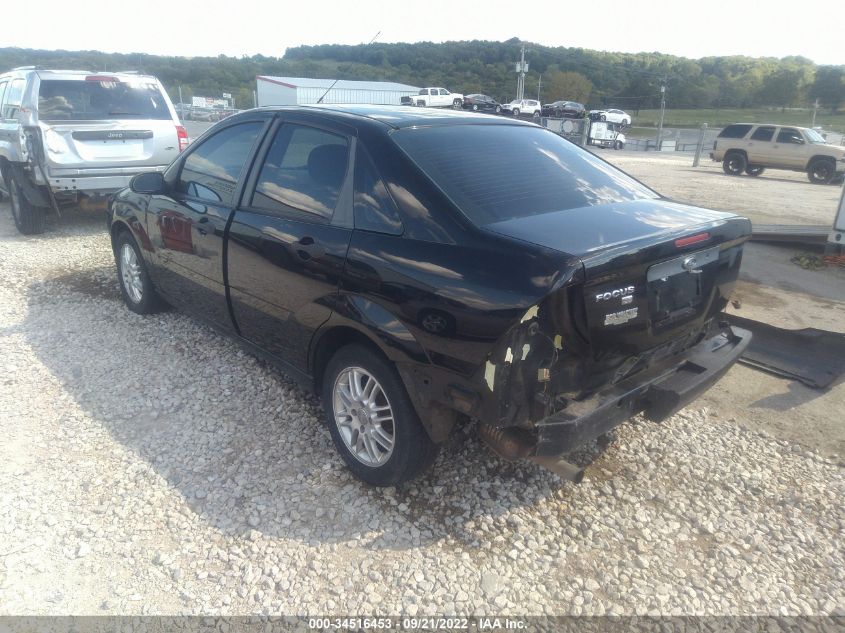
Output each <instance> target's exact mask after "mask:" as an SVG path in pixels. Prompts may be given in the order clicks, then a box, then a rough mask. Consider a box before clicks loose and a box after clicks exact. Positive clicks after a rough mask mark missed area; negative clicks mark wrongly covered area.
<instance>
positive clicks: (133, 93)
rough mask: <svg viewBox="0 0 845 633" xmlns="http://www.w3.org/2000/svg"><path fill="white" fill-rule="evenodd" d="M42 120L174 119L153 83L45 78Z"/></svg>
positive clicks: (40, 98) (40, 92)
mask: <svg viewBox="0 0 845 633" xmlns="http://www.w3.org/2000/svg"><path fill="white" fill-rule="evenodd" d="M38 118H40V119H41V120H42V121H101V120H115V119H118V120H119V119H158V120H166V119H170V118H171V116H170V110H169V109H168V107H167V102H166V101H165V98H164V95H162V94H161V90H159V87H158V85H157V84H154V83H150V82H143V81H139V82H125V81H112V80H110V79H108V78H106V79H102V80H91V79H85V80H70V79H68V80H64V79H42V80H41V87H40V88H39V89H38Z"/></svg>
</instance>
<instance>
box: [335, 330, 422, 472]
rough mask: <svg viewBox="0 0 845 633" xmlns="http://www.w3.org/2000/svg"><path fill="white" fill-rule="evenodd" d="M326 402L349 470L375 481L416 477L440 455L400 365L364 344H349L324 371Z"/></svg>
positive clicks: (338, 445)
mask: <svg viewBox="0 0 845 633" xmlns="http://www.w3.org/2000/svg"><path fill="white" fill-rule="evenodd" d="M322 395H323V408H324V410H325V412H326V418H327V420H328V425H329V432H330V433H331V436H332V440H333V441H334V445H335V448H337V451H338V452H339V453H340V456H341V457H342V458H343V461H344V462H346V465H347V467H348V468H349V470H351V471H352V474H353V475H355V477H357V478H358V479H360V480H361V481H364V482H366V483H368V484H370V485H373V486H393V485H396V484H400V483H402V482H405V481H408V480H410V479H413V478H414V477H416V476H417V475H419V474H420V473H421V472H422V471H423V470H425V469H426V468H428V467H429V466H430V465H431V463H432V462H433V461H434V458H435V457H436V456H437V450H438V445H437V444H435V443H434V442H433V441H432V440H431V438H430V437H429V436H428V433H426V431H425V429H424V428H423V426H422V422H420V419H419V416H417V413H416V411H415V410H414V407H413V405H412V404H411V401H410V398H408V394H407V393H406V392H405V387H404V385H403V384H402V382H401V380H400V379H399V375H398V374H397V373H396V370H395V369H394V368H393V367H392V366H390V365H389V364H388V362H387V361H385V360H384V359H383V358H381V357H379V356H378V355H376V354H375V353H374V352H373V351H371V350H370V349H368V348H367V347H364V346H362V345H355V344H353V345H348V346H346V347H344V348H342V349H341V350H340V351H338V352H337V353H336V354H335V355H334V356H333V357H332V359H331V360H330V361H329V364H328V366H327V367H326V371H325V374H324V376H323V390H322Z"/></svg>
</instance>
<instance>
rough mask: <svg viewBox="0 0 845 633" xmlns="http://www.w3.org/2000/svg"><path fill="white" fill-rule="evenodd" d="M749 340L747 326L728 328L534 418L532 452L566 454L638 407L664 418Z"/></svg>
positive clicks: (722, 368) (699, 391)
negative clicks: (680, 358) (673, 358)
mask: <svg viewBox="0 0 845 633" xmlns="http://www.w3.org/2000/svg"><path fill="white" fill-rule="evenodd" d="M750 342H751V333H750V332H749V331H748V330H743V329H740V328H737V327H732V328H730V330H729V333H725V334H720V335H718V336H714V337H712V338H709V339H707V340H705V341H703V342H702V343H700V344H699V345H698V346H696V347H695V348H694V349H693V350H692V352H691V353H690V354H689V355H688V356H687V357H686V359H685V360H684V362H683V363H681V364H679V365H674V366H672V367H670V368H668V369H667V368H657V369H654V370H647V371H646V372H643V373H639V374H636V375H634V376H632V377H630V378H628V379H626V380H623V381H621V382H619V383H617V384H615V385H613V386H611V387H608V388H606V389H604V390H602V391H600V392H599V393H597V394H595V395H594V396H592V397H591V398H589V400H586V401H583V402H578V403H573V405H574V406H572V407H568V408H567V409H566V410H564V411H561V412H559V413H556V414H554V415H551V416H549V417H548V418H546V419H544V420H542V421H541V422H539V423H537V425H536V427H535V428H536V432H537V436H536V437H537V443H536V445H535V447H534V451H533V455H535V456H538V457H549V456H556V455H562V454H565V453H568V452H569V451H571V450H573V449H575V448H577V447H578V446H580V445H582V444H584V443H586V442H588V441H590V440H593V439H595V438H597V437H598V436H600V435H602V434H604V433H607V432H608V431H610V430H611V429H613V428H614V427H616V426H619V425H620V424H622V423H623V422H625V421H626V420H627V419H629V418H630V417H632V416H633V415H636V414H637V413H640V412H642V413H644V415H645V416H646V417H647V418H648V419H650V420H654V421H660V420H663V419H665V418H667V417H669V416H670V415H672V414H673V413H675V412H676V411H678V410H679V409H682V408H683V407H684V406H686V405H687V404H688V403H690V402H692V401H693V400H695V399H696V398H697V397H698V396H700V395H701V394H702V393H704V392H705V391H707V390H708V389H709V388H710V387H711V386H712V385H713V384H714V383H716V382H717V381H718V380H719V379H720V378H721V377H722V376H723V375H724V374H725V373H726V372H727V371H728V369H730V367H731V365H733V364H734V363H735V362H736V361H737V360H738V359H739V357H740V356H741V355H742V353H743V352H744V351H745V348H746V347H748V344H749V343H750Z"/></svg>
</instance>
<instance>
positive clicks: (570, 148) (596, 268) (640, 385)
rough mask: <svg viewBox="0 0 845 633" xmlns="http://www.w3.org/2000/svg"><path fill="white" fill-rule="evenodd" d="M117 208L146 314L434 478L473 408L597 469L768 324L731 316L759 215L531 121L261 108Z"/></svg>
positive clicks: (534, 446)
mask: <svg viewBox="0 0 845 633" xmlns="http://www.w3.org/2000/svg"><path fill="white" fill-rule="evenodd" d="M467 156H471V157H472V160H466V157H467ZM109 213H110V234H111V242H112V246H113V250H114V255H115V260H116V264H117V273H118V279H119V281H120V287H121V292H122V294H123V299H124V301H125V303H126V305H127V306H128V308H129V309H130V310H132V311H133V312H136V313H140V314H145V313H150V312H154V311H155V310H157V309H158V308H160V307H161V306H162V304H163V303H167V304H171V305H173V306H175V307H178V308H179V309H181V310H184V311H186V312H188V313H190V314H192V315H194V316H195V317H196V318H198V319H201V320H203V321H205V322H206V323H208V324H210V325H211V326H212V327H213V328H216V329H217V330H218V331H220V332H222V333H224V334H225V335H227V336H229V337H231V338H232V339H234V340H235V341H237V342H238V343H240V344H241V345H242V346H243V347H244V348H246V349H247V350H249V351H250V352H252V353H254V354H256V355H258V356H260V357H262V358H264V359H266V360H267V361H269V362H270V363H273V364H274V365H276V366H278V367H279V368H281V369H282V370H284V371H286V372H287V373H289V374H290V375H291V376H292V377H293V378H295V379H296V380H298V381H299V382H300V383H301V384H302V385H303V386H304V387H306V388H309V389H313V390H316V391H317V392H318V393H319V394H321V396H322V400H323V408H324V410H325V415H326V421H327V424H328V429H329V431H330V433H331V436H332V439H333V440H334V444H335V446H336V448H337V450H338V452H339V453H340V455H341V457H342V458H343V460H344V461H345V463H346V464H347V466H348V467H349V469H350V470H351V471H352V472H353V473H354V474H355V475H356V476H357V477H359V478H360V479H362V480H364V481H366V482H369V483H371V484H374V485H393V484H397V483H399V482H402V481H406V480H408V479H410V478H412V477H414V476H415V475H417V474H419V473H420V472H422V471H423V470H424V469H425V468H426V467H428V466H429V465H430V464H432V463H433V461H434V457H435V455H436V454H437V452H438V449H439V447H440V446H442V445H443V443H444V442H446V441H448V439H449V438H450V437H451V436H452V432H453V430H454V429H455V427H456V426H458V425H459V424H463V423H464V421H466V420H468V419H469V418H476V419H477V420H479V425H478V428H479V433H480V434H481V436H482V437H483V438H484V439H485V440H486V441H487V442H488V443H489V444H490V445H491V446H492V447H493V449H494V450H496V451H498V452H499V453H500V454H502V455H504V456H505V457H508V458H511V459H521V458H528V459H532V460H534V461H536V462H538V463H541V464H544V465H547V466H549V467H551V468H553V469H555V471H556V472H559V473H561V474H567V475H568V476H571V477H573V478H576V479H577V478H578V477H579V476H580V471H579V470H578V469H576V468H574V467H571V466H567V465H566V462H563V461H561V460H560V459H558V458H559V456H560V455H561V454H564V453H566V452H569V451H571V450H572V449H573V448H575V447H577V446H579V445H581V444H583V443H584V442H588V441H590V440H592V439H595V438H596V437H598V436H600V435H602V434H604V433H606V432H607V431H608V430H610V429H611V428H613V427H614V426H616V425H618V424H620V423H622V422H624V421H625V420H626V419H628V418H629V417H630V416H632V415H634V414H635V413H637V412H640V411H643V412H644V413H645V415H646V416H648V417H650V418H652V419H662V418H665V417H666V416H668V415H670V414H672V413H673V412H674V411H676V410H677V409H678V408H680V407H682V406H684V405H685V404H686V403H688V402H690V401H691V400H692V399H694V398H696V397H697V396H698V395H699V394H700V393H702V392H703V391H704V390H705V389H707V388H708V387H709V386H710V385H711V384H713V383H714V382H715V381H716V380H718V378H719V377H720V376H721V375H722V374H723V373H724V372H725V371H726V370H727V369H728V367H730V366H731V364H732V363H733V362H735V361H736V359H737V358H738V356H739V355H740V354H741V353H742V351H743V349H744V348H745V346H746V345H747V344H748V341H749V335H748V333H747V332H744V331H742V330H738V329H735V328H734V329H732V328H731V327H730V326H728V325H727V324H726V323H725V322H724V320H722V319H720V318H719V313H720V312H721V310H722V309H723V308H724V307H725V305H726V303H727V301H728V298H729V296H730V292H731V289H732V287H733V285H734V282H735V281H736V279H737V274H738V271H739V263H740V260H741V256H742V247H743V243H744V242H745V240H746V239H748V237H749V235H750V223H749V222H748V220H746V219H744V218H741V217H737V216H736V215H734V214H731V213H725V212H716V211H708V210H705V209H700V208H696V207H691V206H687V205H684V204H680V203H678V202H673V201H670V200H667V199H664V198H662V197H660V196H659V195H658V194H656V193H655V192H654V191H652V190H650V189H648V188H647V187H645V186H644V185H642V184H641V183H639V182H637V181H636V180H634V179H632V178H630V177H629V176H627V175H626V174H624V173H622V172H621V171H619V170H618V169H616V168H614V167H613V166H611V165H610V164H609V163H606V162H604V161H603V160H601V159H600V158H598V157H596V156H594V155H593V154H591V153H590V152H587V151H585V150H583V149H582V148H580V147H578V146H577V145H575V144H573V143H570V142H569V141H566V140H565V139H563V138H562V137H560V136H558V135H557V134H555V133H553V132H551V131H549V130H546V129H544V128H542V127H540V126H537V125H534V124H531V123H527V122H521V121H518V120H515V119H512V118H507V117H490V116H484V115H480V114H474V113H469V112H455V111H451V110H449V111H443V110H433V109H425V108H400V107H384V106H381V107H379V106H314V107H272V108H259V109H255V110H249V111H247V112H243V113H240V114H236V115H234V116H231V117H229V118H227V119H225V120H223V121H221V122H220V123H218V124H217V125H215V126H214V127H212V128H210V129H209V130H208V131H207V132H206V133H205V134H204V135H203V136H202V137H200V138H199V139H198V140H196V141H195V142H194V143H193V144H191V145H190V146H189V147H188V149H187V150H186V151H185V152H184V153H182V154H181V155H180V156H179V157H178V158H177V159H176V161H175V162H173V164H171V165H170V166H169V167H168V169H167V170H166V171H165V172H164V173H160V172H149V173H145V174H141V175H139V176H136V177H135V178H133V180H132V183H131V185H130V187H129V188H127V189H124V190H122V191H120V192H118V193H117V194H115V196H114V197H113V198H112V199H111V200H110V203H109ZM165 318H167V317H165ZM153 323H154V322H153ZM147 340H148V341H149V344H151V345H156V346H158V347H159V350H160V353H161V354H162V355H165V354H169V353H171V352H170V345H171V343H172V342H171V341H165V340H162V341H156V339H155V337H152V338H150V337H147ZM213 384H214V381H211V382H209V384H207V385H204V388H206V389H208V388H214V387H213ZM138 389H139V390H143V389H144V384H143V382H141V383H139V384H138ZM184 397H185V398H186V399H189V398H190V394H188V393H185V394H184ZM220 397H221V398H225V394H224V393H221V394H220ZM285 432H287V431H286V429H285V428H284V427H280V428H279V433H285ZM316 454H318V453H316ZM453 455H457V453H453Z"/></svg>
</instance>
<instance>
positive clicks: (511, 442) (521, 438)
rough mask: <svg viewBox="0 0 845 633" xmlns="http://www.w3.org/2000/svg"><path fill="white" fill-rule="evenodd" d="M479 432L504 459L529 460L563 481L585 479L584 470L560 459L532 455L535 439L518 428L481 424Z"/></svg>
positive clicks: (577, 481) (578, 481)
mask: <svg viewBox="0 0 845 633" xmlns="http://www.w3.org/2000/svg"><path fill="white" fill-rule="evenodd" d="M478 432H479V434H480V435H481V437H482V439H483V440H484V441H485V442H486V443H487V445H488V446H489V447H490V448H491V449H493V451H494V452H495V453H496V454H497V455H499V456H500V457H503V458H504V459H507V460H510V461H514V460H517V459H522V458H527V459H528V460H529V461H532V462H534V463H535V464H537V465H538V466H542V467H543V468H545V469H546V470H550V471H552V472H553V473H555V474H556V475H557V476H558V477H560V478H561V479H566V480H568V481H571V482H573V483H576V484H577V483H580V482H581V480H582V479H584V469H583V468H581V467H580V466H576V465H575V464H573V463H572V462H568V461H566V460H565V459H561V458H560V457H538V456H536V455H531V452H532V451H533V450H534V438H533V437H532V436H531V435H530V434H529V433H528V432H527V431H525V430H523V429H518V428H498V427H495V426H490V425H488V424H481V425H480V426H479V428H478Z"/></svg>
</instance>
